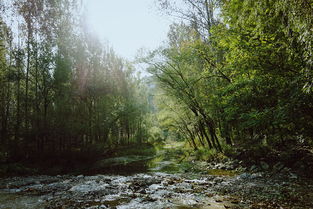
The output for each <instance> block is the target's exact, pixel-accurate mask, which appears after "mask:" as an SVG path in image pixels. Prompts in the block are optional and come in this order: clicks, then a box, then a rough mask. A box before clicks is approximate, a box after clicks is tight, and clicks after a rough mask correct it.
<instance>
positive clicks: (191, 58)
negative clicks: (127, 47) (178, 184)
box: [0, 0, 313, 208]
mask: <svg viewBox="0 0 313 209" xmlns="http://www.w3.org/2000/svg"><path fill="white" fill-rule="evenodd" d="M155 3H156V6H157V7H159V8H158V9H159V11H160V12H161V13H162V14H163V15H165V16H173V17H175V18H176V21H175V22H173V23H172V24H171V26H170V29H169V31H168V35H167V40H166V41H165V42H164V43H163V44H161V45H160V46H159V47H158V48H156V49H154V50H150V51H145V52H142V53H140V55H138V56H137V58H136V61H135V62H130V61H129V60H127V59H125V58H123V57H121V56H119V55H117V53H116V52H115V51H114V49H113V48H112V47H110V46H108V45H106V44H103V43H102V42H101V41H100V40H99V39H98V38H97V37H96V36H95V35H94V34H93V33H92V32H91V31H90V30H88V27H87V25H86V24H87V23H86V21H85V19H84V11H83V6H82V5H83V1H77V0H12V1H9V0H1V1H0V11H1V12H0V86H1V88H0V165H1V166H0V176H6V177H7V176H16V175H17V176H20V175H22V176H23V175H36V174H53V175H56V174H65V173H71V170H72V169H74V167H75V169H76V170H75V171H76V172H78V173H79V172H80V170H79V169H78V171H77V168H76V167H77V165H86V164H90V163H93V162H95V161H100V160H102V161H103V160H104V161H105V160H108V159H112V158H113V157H120V156H125V155H127V154H128V155H129V156H132V157H133V155H134V153H139V155H145V156H146V155H154V154H156V153H158V152H159V150H164V149H167V151H166V153H167V152H170V153H172V154H173V153H174V152H175V153H174V154H173V155H174V156H175V157H176V158H180V157H181V156H184V155H185V157H183V158H182V160H181V161H179V163H182V162H183V161H186V162H185V164H183V165H182V167H183V166H186V165H187V164H186V163H188V161H190V162H194V161H193V160H196V161H198V160H200V161H206V162H210V163H211V162H214V163H217V162H220V161H223V163H225V162H226V161H228V159H230V160H231V161H232V160H234V161H235V162H236V163H237V162H238V163H239V164H240V166H242V167H243V168H247V169H248V170H249V169H250V168H251V169H250V171H251V170H252V171H253V172H254V171H256V170H258V171H261V172H263V171H264V170H266V172H271V171H275V173H277V172H280V171H283V170H284V169H285V170H286V172H287V171H288V172H292V173H291V174H290V175H291V177H292V178H293V177H294V176H296V178H297V179H299V178H300V176H303V177H305V178H310V177H312V176H311V175H312V173H313V93H312V92H313V46H312V42H313V1H312V0H157V1H155ZM142 30H145V29H144V28H143V29H142ZM125 38H126V39H127V37H125ZM130 41H131V40H130ZM138 64H143V65H144V66H146V71H145V72H140V70H139V69H137V66H138ZM168 147H170V148H168ZM147 153H148V154H147ZM177 153H181V154H180V155H177ZM157 156H159V155H157ZM177 156H180V157H177ZM186 156H187V157H186ZM175 157H174V158H175ZM190 157H191V158H190ZM136 159H137V158H136ZM140 159H141V160H142V159H143V158H140ZM145 159H146V158H145ZM162 159H163V160H164V159H165V158H162ZM188 159H189V160H188ZM190 159H192V160H190ZM225 159H226V160H225ZM102 161H101V162H102ZM106 162H107V161H106ZM108 162H110V163H111V166H112V165H113V164H114V163H115V161H108ZM113 162H114V163H113ZM30 165H31V166H30ZM149 165H150V164H149ZM179 165H181V164H179ZM54 166H59V167H60V168H58V169H57V170H53V169H51V167H54ZM132 166H134V165H133V164H132ZM188 166H191V165H189V164H188ZM188 166H187V168H186V169H187V170H188V169H189V168H190V167H188ZM29 167H30V168H29ZM43 167H44V169H41V168H43ZM49 167H50V169H49ZM84 168H85V167H84ZM110 168H112V167H110ZM115 169H116V168H115ZM118 169H121V167H117V170H118ZM184 169H185V168H184ZM51 170H53V171H51ZM87 170H88V169H87ZM221 170H223V169H221ZM226 170H227V169H226ZM89 171H90V170H89ZM243 171H246V170H240V171H239V170H238V169H237V170H236V175H237V174H238V175H240V174H241V175H243V174H242V173H243ZM96 172H100V170H97V171H96ZM101 172H102V171H101ZM175 172H176V171H175ZM175 172H174V173H175ZM198 172H203V169H202V168H201V169H200V168H199V169H198ZM219 172H221V171H220V170H219ZM222 172H224V171H222ZM237 172H239V173H237ZM266 172H265V173H266ZM87 173H88V172H87ZM88 174H89V173H88ZM244 174H246V173H245V172H244ZM241 175H240V176H241ZM249 175H250V174H249ZM260 175H261V174H260ZM262 175H263V176H265V175H266V174H263V173H262ZM288 175H289V174H288ZM263 176H262V178H263ZM269 176H270V177H272V176H273V174H271V175H269ZM51 178H52V177H51ZM243 178H244V177H243ZM160 181H161V180H160ZM308 181H309V180H308ZM137 184H138V182H137ZM139 184H141V183H140V182H139ZM312 185H313V184H312ZM268 187H270V186H268ZM73 188H74V187H73ZM0 189H1V186H0ZM299 194H301V193H300V192H299ZM0 196H1V193H0ZM284 198H286V199H289V200H290V198H289V197H284ZM308 198H309V197H308ZM283 200H284V199H283ZM299 201H300V200H299ZM216 202H218V201H216ZM295 202H297V201H295ZM0 203H1V200H0ZM53 204H56V202H53ZM53 204H52V203H51V205H53ZM64 204H65V203H64ZM232 204H233V203H232ZM258 204H259V203H258ZM277 204H278V203H277ZM307 204H308V205H302V206H303V208H309V207H311V206H312V207H313V203H312V201H308V202H307ZM51 205H50V206H51ZM69 205H72V203H71V204H70V203H69ZM110 206H111V205H110ZM276 206H277V205H276ZM276 206H275V205H271V206H269V205H266V206H264V207H263V208H276ZM280 206H281V205H280ZM85 207H86V205H84V206H82V208H85ZM112 207H113V206H112ZM147 207H148V206H147V205H146V206H144V207H143V208H147ZM0 208H1V207H0ZM46 208H54V207H53V206H51V207H46ZM65 208H70V207H65ZM74 208H79V206H78V205H76V206H75V207H74ZM109 208H110V207H109ZM126 208H131V207H130V206H129V207H126ZM169 208H170V207H169ZM191 208H198V207H191ZM199 208H200V207H199ZM225 208H227V207H226V205H225ZM239 208H241V206H240V207H239ZM252 208H253V207H252ZM254 208H262V207H261V206H260V205H258V206H255V207H254ZM277 208H279V207H278V206H277ZM283 208H284V207H283ZM287 208H288V207H287ZM300 208H301V207H300Z"/></svg>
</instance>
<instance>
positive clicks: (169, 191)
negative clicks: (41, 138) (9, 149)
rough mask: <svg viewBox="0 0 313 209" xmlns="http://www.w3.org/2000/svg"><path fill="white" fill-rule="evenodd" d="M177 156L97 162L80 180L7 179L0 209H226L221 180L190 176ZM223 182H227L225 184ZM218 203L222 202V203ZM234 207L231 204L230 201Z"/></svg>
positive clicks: (0, 185) (161, 154) (2, 184)
mask: <svg viewBox="0 0 313 209" xmlns="http://www.w3.org/2000/svg"><path fill="white" fill-rule="evenodd" d="M188 168H189V167H188V166H187V165H184V164H182V163H181V158H180V157H178V156H177V155H173V154H169V153H168V152H165V151H164V150H163V151H161V152H158V154H157V155H155V156H136V155H131V156H124V157H117V158H110V159H103V160H100V161H98V162H96V163H94V164H93V165H91V166H89V167H87V168H85V169H83V171H82V174H84V175H78V176H73V175H64V176H31V177H12V178H7V179H1V180H0V208H3V209H4V208H16V209H27V208H29V209H30V208H120V209H122V208H125V209H126V208H136V209H138V208H151V209H152V208H180V209H183V208H225V206H226V207H232V206H234V203H232V200H231V198H230V199H229V200H228V199H227V198H226V199H225V197H223V198H221V197H220V196H218V195H217V194H216V192H215V191H214V190H213V187H212V185H213V184H214V183H216V182H219V181H225V179H224V178H225V177H213V176H209V175H208V176H206V177H200V175H198V176H196V177H195V176H190V175H189V174H190V173H188ZM225 182H226V181H225ZM222 199H223V200H222ZM233 202H234V201H233Z"/></svg>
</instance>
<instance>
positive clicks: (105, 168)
mask: <svg viewBox="0 0 313 209" xmlns="http://www.w3.org/2000/svg"><path fill="white" fill-rule="evenodd" d="M139 154H140V153H139ZM185 157H186V153H184V152H183V151H181V150H176V149H166V148H161V149H159V150H157V151H156V150H154V151H151V152H150V153H148V154H147V152H145V154H144V155H133V154H131V155H124V156H118V157H111V158H106V159H101V160H98V161H97V162H95V163H94V164H93V165H91V166H89V167H87V168H85V169H83V170H80V171H79V174H84V175H95V174H117V175H132V174H136V173H149V172H165V173H179V172H184V171H185V170H187V169H188V163H186V162H183V159H184V158H185Z"/></svg>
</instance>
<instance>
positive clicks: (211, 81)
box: [148, 0, 313, 156]
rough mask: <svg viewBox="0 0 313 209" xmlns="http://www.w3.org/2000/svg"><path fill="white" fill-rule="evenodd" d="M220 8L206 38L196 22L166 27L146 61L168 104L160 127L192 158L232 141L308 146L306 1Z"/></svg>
mask: <svg viewBox="0 0 313 209" xmlns="http://www.w3.org/2000/svg"><path fill="white" fill-rule="evenodd" d="M203 2H204V1H199V2H197V4H195V5H198V4H199V5H200V4H201V3H203ZM167 3H169V2H167ZM189 3H190V2H189V1H187V2H186V7H187V8H190V13H189V15H191V14H192V12H193V9H194V7H192V6H190V5H189ZM163 6H164V5H163ZM220 6H221V8H220V9H221V10H220V13H219V17H220V19H219V21H217V20H216V21H215V24H211V22H208V23H207V24H208V25H207V26H206V28H209V29H210V31H209V33H208V34H206V35H204V34H203V33H202V32H201V29H200V28H201V26H200V25H201V22H200V21H197V19H193V20H192V21H190V22H188V21H187V22H185V23H182V24H174V25H173V26H172V27H171V30H170V32H169V43H168V46H165V47H164V48H163V49H160V50H159V51H155V52H153V53H152V54H151V55H150V57H149V58H150V59H149V60H148V63H149V64H150V65H151V67H150V72H151V73H152V74H153V75H154V77H155V79H156V80H157V81H158V85H159V87H160V88H161V89H162V90H163V92H164V93H165V94H166V95H167V96H166V97H164V96H163V97H164V98H165V99H164V100H165V101H166V102H165V103H166V104H167V106H168V107H167V108H164V107H163V106H160V107H162V110H161V111H160V112H159V114H160V115H161V118H162V119H163V121H164V122H163V129H166V127H167V129H168V130H171V131H172V132H174V130H175V129H176V130H177V131H179V132H181V133H183V135H184V136H185V137H183V138H185V139H186V140H187V141H189V142H190V143H191V144H192V143H193V145H191V146H192V147H195V149H199V151H198V152H199V153H201V152H202V150H203V147H207V148H209V149H210V148H212V147H215V148H218V147H219V146H218V144H217V142H219V144H220V146H221V147H224V151H225V152H234V150H233V149H232V148H231V147H230V146H231V145H233V144H236V145H238V146H245V144H246V145H249V146H253V147H257V146H260V147H261V148H262V147H276V148H279V147H281V146H285V145H286V144H288V143H290V144H301V145H309V144H312V142H313V132H312V131H311V130H313V126H312V125H313V124H312V121H313V112H312V110H313V109H312V107H313V98H312V94H311V93H309V92H310V88H311V83H312V75H311V71H312V49H313V47H312V40H313V36H312V32H313V31H312V20H313V18H312V14H313V12H312V4H311V3H309V2H308V1H302V0H297V1H289V0H284V1H274V0H269V1H261V0H260V1H253V0H244V1H241V0H230V1H226V0H225V1H221V4H220ZM197 9H198V11H201V12H202V14H206V12H207V11H205V8H202V7H197ZM174 12H175V10H174ZM184 15H185V13H184ZM198 20H199V19H198ZM213 22H214V21H213ZM151 57H152V58H151ZM166 109H168V111H165V110H166ZM171 112H172V113H171ZM173 112H174V113H173ZM212 133H213V135H211V134H212ZM205 134H207V135H208V136H210V137H209V140H206V141H205V140H203V139H205V138H206V137H205ZM215 134H216V135H217V137H216V139H218V140H214V138H215V137H214V135H215ZM204 141H205V143H204ZM210 142H211V146H210ZM214 142H216V144H215V146H214V145H213V143H214ZM284 144H285V145H284ZM207 148H204V150H206V149H207ZM261 153H262V154H265V153H264V152H261ZM201 155H202V154H200V156H201Z"/></svg>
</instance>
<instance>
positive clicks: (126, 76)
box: [0, 0, 149, 161]
mask: <svg viewBox="0 0 313 209" xmlns="http://www.w3.org/2000/svg"><path fill="white" fill-rule="evenodd" d="M3 4H4V5H5V7H3V13H2V12H1V14H0V37H1V39H0V84H1V87H2V88H1V90H0V98H1V100H0V101H1V102H0V119H1V123H0V127H1V132H0V137H1V138H0V145H1V146H0V147H1V150H0V155H1V156H3V157H1V161H21V160H26V161H28V160H33V161H37V160H41V159H48V158H50V159H53V158H60V159H62V158H65V159H69V160H71V159H75V158H77V159H78V158H79V159H86V158H88V157H89V158H91V157H92V158H95V157H97V156H100V155H101V154H103V152H104V151H105V150H107V149H112V147H114V148H116V147H119V146H124V145H131V144H138V143H144V142H145V141H147V140H148V129H149V124H148V122H147V121H146V119H145V118H146V116H147V115H148V114H149V104H148V103H147V97H148V95H147V89H146V88H147V87H146V84H145V83H144V82H143V81H142V80H141V79H140V78H139V77H138V76H136V75H135V70H134V67H133V66H132V65H131V64H130V63H129V62H127V61H126V60H124V59H122V58H120V57H119V56H117V55H116V54H115V53H114V51H113V50H112V49H109V48H108V47H106V46H104V45H103V44H102V43H100V41H99V40H97V39H96V38H94V37H93V36H91V34H90V33H89V31H86V29H85V28H84V27H82V26H81V24H80V17H77V16H76V15H77V14H78V13H79V12H78V10H79V8H80V7H81V6H82V5H79V3H78V2H76V1H68V0H60V1H49V2H46V3H45V5H44V6H43V5H42V2H41V1H37V0H27V1H13V2H12V1H11V2H10V1H6V2H4V3H3ZM1 6H2V3H1ZM1 9H2V7H1ZM11 10H12V11H13V10H14V11H16V13H15V15H13V16H11V17H10V18H9V19H10V20H12V24H11V25H13V26H10V27H8V26H7V25H6V24H5V22H4V21H3V20H6V21H8V19H7V18H5V16H7V15H9V14H10V11H11ZM15 24H16V25H20V26H21V27H18V28H17V29H15V28H14V29H13V27H14V25H15ZM11 34H12V35H11ZM13 36H14V37H16V38H13ZM57 160H58V159H56V161H57Z"/></svg>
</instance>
